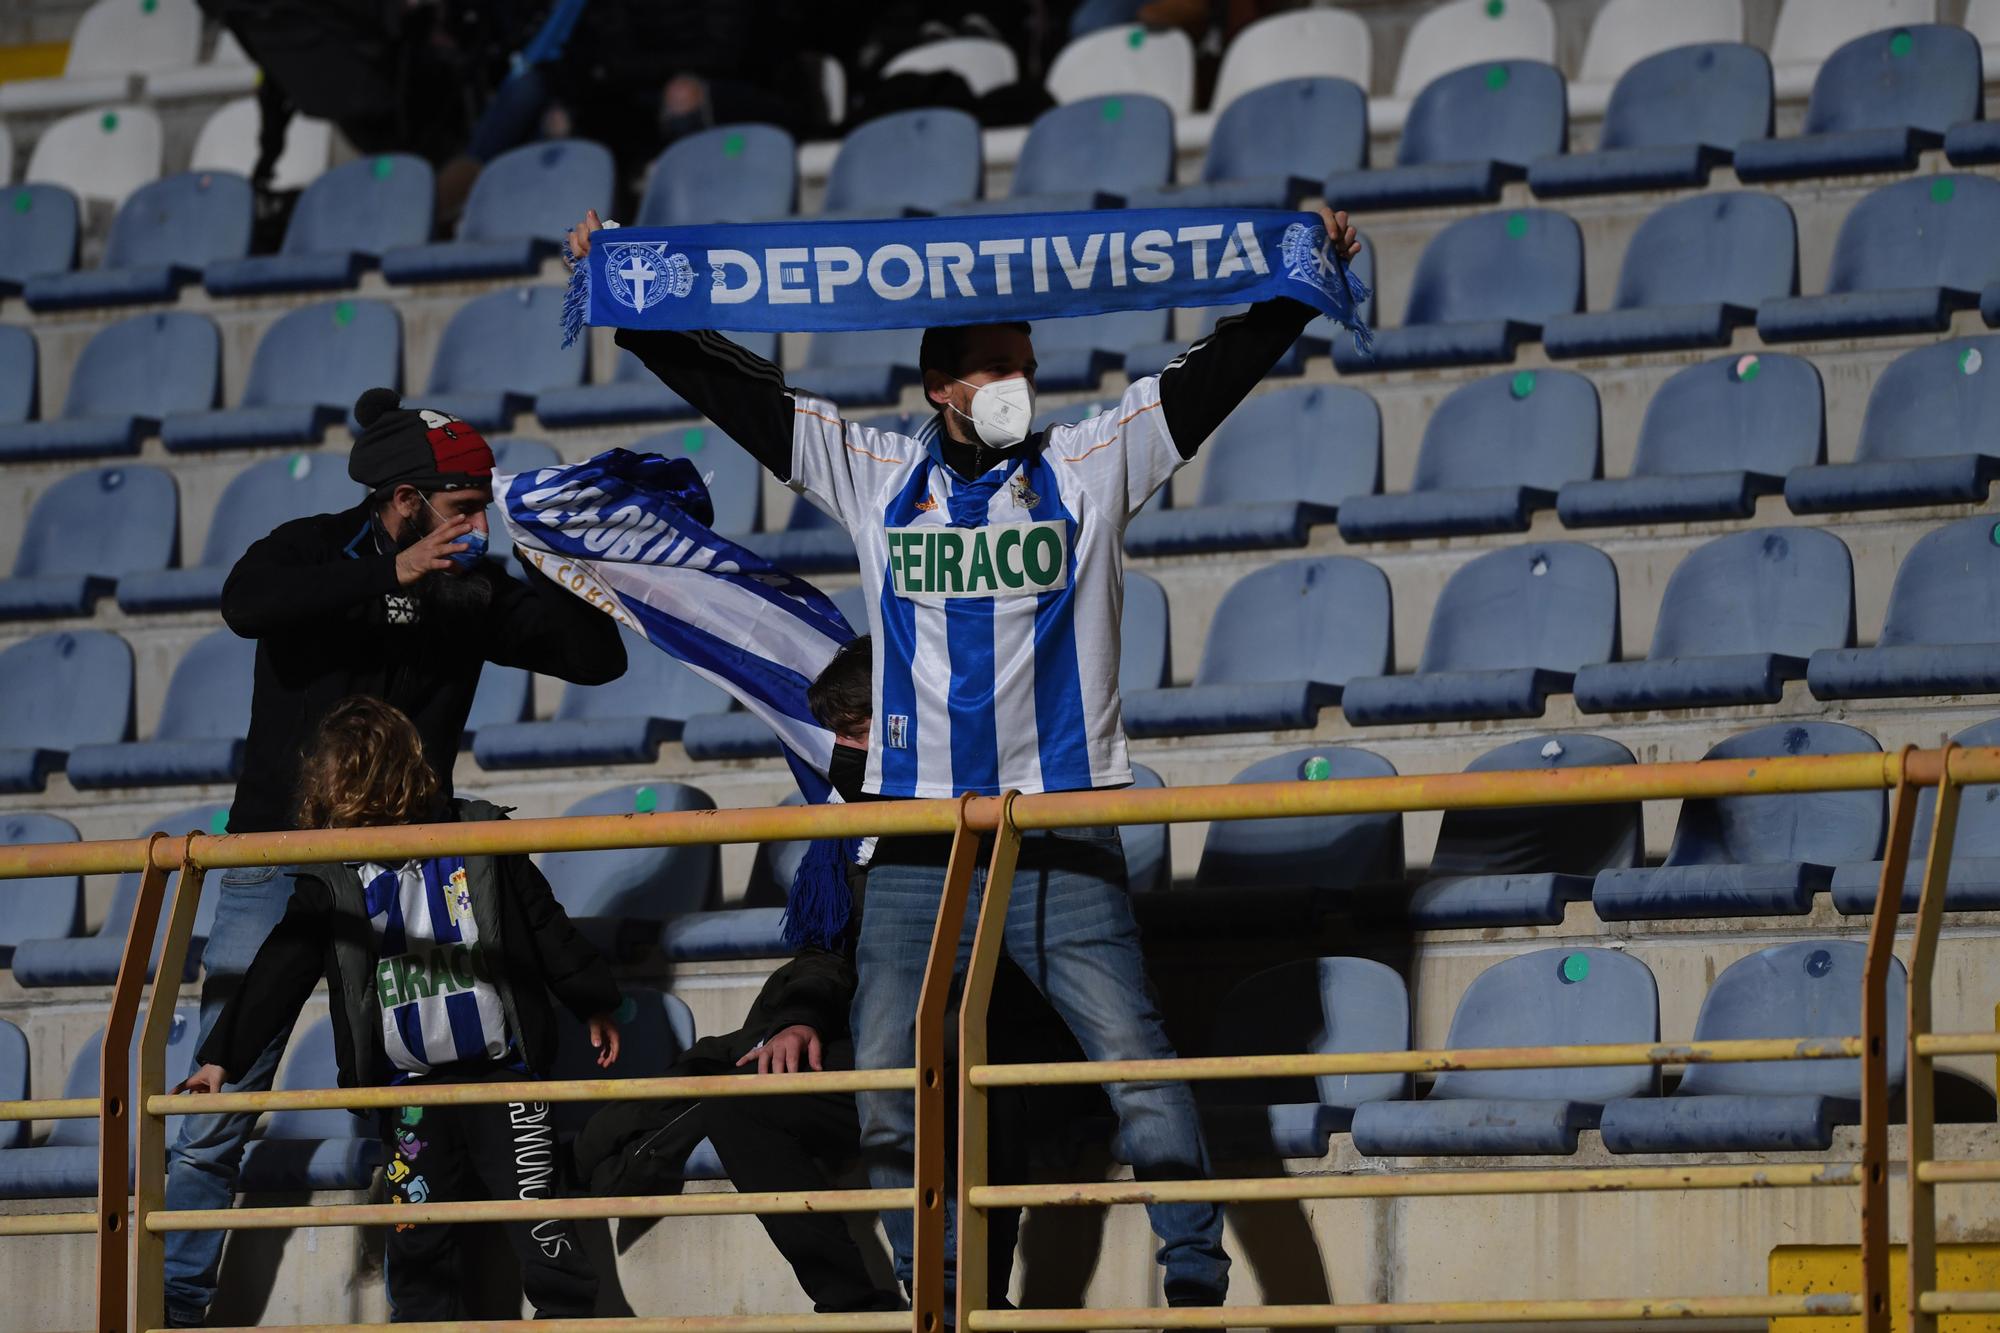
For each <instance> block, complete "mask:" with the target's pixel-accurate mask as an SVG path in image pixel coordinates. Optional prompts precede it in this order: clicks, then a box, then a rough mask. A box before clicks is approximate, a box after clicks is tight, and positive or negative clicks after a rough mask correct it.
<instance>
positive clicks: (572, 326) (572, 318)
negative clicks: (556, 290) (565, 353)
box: [562, 240, 590, 347]
mask: <svg viewBox="0 0 2000 1333" xmlns="http://www.w3.org/2000/svg"><path fill="white" fill-rule="evenodd" d="M563 258H564V259H566V260H568V261H569V264H570V270H569V286H567V287H565V288H564V289H563V305H562V327H563V340H562V345H563V346H564V347H569V346H572V345H573V344H574V343H575V342H576V340H577V338H578V337H580V336H581V335H582V333H583V326H584V325H585V324H586V323H588V322H589V320H590V265H589V264H587V263H584V262H582V261H581V260H579V259H578V258H577V257H576V255H575V254H573V253H571V251H570V248H569V242H568V241H567V240H565V241H564V242H563Z"/></svg>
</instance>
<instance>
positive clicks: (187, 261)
mask: <svg viewBox="0 0 2000 1333" xmlns="http://www.w3.org/2000/svg"><path fill="white" fill-rule="evenodd" d="M0 86H4V85H0ZM250 209H251V196H250V182H249V181H247V180H245V179H244V178H243V177H241V176H235V175H231V174H229V173H227V172H219V171H218V172H197V171H184V172H182V173H181V174H180V175H178V176H168V177H167V178H166V179H164V180H157V181H154V182H153V183H152V184H150V185H146V186H143V187H141V188H140V189H139V190H137V191H136V192H134V193H133V195H132V196H131V198H129V199H127V200H126V201H125V203H124V205H123V206H122V207H121V208H120V209H119V210H118V217H117V219H116V220H115V221H114V222H113V223H112V224H111V238H110V240H109V241H108V242H107V243H106V245H105V250H104V265H103V267H101V268H92V269H78V270H76V271H74V272H69V273H45V274H43V275H41V276H40V277H36V278H30V279H28V281H27V282H26V283H24V284H23V285H22V288H21V299H22V300H24V301H26V302H27V304H28V308H29V309H30V310H34V311H37V312H46V311H51V310H81V309H88V308H90V307H93V306H118V305H144V304H147V303H150V302H158V301H172V300H174V299H175V298H176V297H177V296H178V295H179V293H180V289H181V287H182V285H183V284H185V283H189V282H193V281H194V280H195V279H196V278H198V277H200V276H201V270H202V268H203V266H204V265H206V264H208V263H209V262H210V261H212V260H218V259H240V258H242V257H243V256H244V255H245V254H247V253H248V252H249V250H250Z"/></svg>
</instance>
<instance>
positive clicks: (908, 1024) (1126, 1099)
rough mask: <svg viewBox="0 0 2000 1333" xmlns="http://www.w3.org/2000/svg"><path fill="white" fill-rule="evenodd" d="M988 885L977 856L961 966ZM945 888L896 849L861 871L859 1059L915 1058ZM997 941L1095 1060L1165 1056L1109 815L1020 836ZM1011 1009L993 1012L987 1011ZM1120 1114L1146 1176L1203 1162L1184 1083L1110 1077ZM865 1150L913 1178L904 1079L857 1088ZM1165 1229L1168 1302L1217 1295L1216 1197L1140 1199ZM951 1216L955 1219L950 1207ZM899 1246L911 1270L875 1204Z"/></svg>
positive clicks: (885, 1183)
mask: <svg viewBox="0 0 2000 1333" xmlns="http://www.w3.org/2000/svg"><path fill="white" fill-rule="evenodd" d="M985 888H986V867H985V864H984V863H983V861H982V862H981V864H979V865H978V866H977V867H976V868H975V869H974V871H973V878H972V892H971V896H970V904H969V907H968V911H967V913H966V920H965V924H964V927H963V930H962V932H961V934H960V936H959V941H958V965H959V967H960V968H961V969H963V967H964V966H965V962H966V959H967V958H968V957H969V956H970V953H971V949H972V932H973V926H974V923H975V922H976V920H977V914H978V910H979V904H980V902H981V901H982V899H983V898H984V895H985ZM943 892H944V867H943V866H941V865H926V864H901V863H898V862H896V861H895V860H894V859H893V856H891V857H890V858H889V859H888V861H887V862H886V863H882V864H877V865H876V866H875V867H874V868H873V869H871V870H870V871H869V873H868V886H867V890H866V900H865V903H864V906H863V908H862V912H861V936H860V940H859V942H858V944H857V946H856V956H855V961H856V965H857V968H858V971H859V974H860V977H859V980H860V985H859V988H858V989H857V990H856V992H855V996H854V1008H853V1028H854V1043H855V1061H854V1063H855V1067H856V1068H859V1069H893V1068H897V1067H907V1066H909V1065H910V1064H912V1063H914V1061H915V1059H916V1022H915V1017H916V1010H917V994H918V992H919V991H920V990H921V989H922V986H923V979H924V965H925V962H926V960H927V958H928V955H929V952H930V943H931V932H932V929H933V927H934V925H935V924H936V921H937V914H938V904H939V902H940V900H941V898H942V896H943ZM1004 943H1005V947H1006V950H1007V953H1008V955H1009V956H1010V957H1011V958H1013V960H1014V961H1015V963H1016V964H1018V965H1019V966H1020V968H1021V970H1022V971H1023V972H1025V973H1026V974H1027V976H1028V979H1029V980H1030V981H1031V982H1033V983H1034V985H1035V987H1036V988H1037V989H1038V990H1040V991H1041V992H1042V994H1043V995H1044V996H1046V997H1047V998H1048V1001H1049V1004H1050V1006H1051V1007H1053V1008H1054V1009H1055V1011H1056V1013H1057V1014H1058V1015H1060V1016H1061V1018H1062V1020H1063V1022H1064V1023H1066V1024H1067V1025H1068V1026H1069V1030H1070V1032H1071V1033H1072V1034H1074V1035H1075V1037H1076V1040H1077V1044H1078V1045H1080V1046H1081V1047H1082V1048H1083V1051H1084V1054H1085V1055H1086V1056H1088V1057H1089V1058H1090V1059H1092V1060H1147V1059H1163V1058H1167V1057H1171V1056H1172V1055H1173V1054H1174V1051H1173V1047H1172V1046H1171V1045H1170V1044H1169V1043H1168V1041H1167V1035H1166V1030H1165V1028H1164V1026H1163V1025H1162V1023H1161V1021H1160V1015H1159V1011H1158V1010H1157V1009H1156V1008H1155V1007H1154V1004H1153V1000H1152V996H1151V992H1150V991H1149V989H1148V987H1147V985H1146V974H1145V968H1144V964H1143V961H1142V959H1141V956H1140V950H1139V931H1138V927H1137V925H1136V924H1135V923H1134V922H1133V919H1132V905H1131V902H1130V901H1129V900H1128V898H1127V896H1126V882H1125V852H1124V846H1123V844H1122V843H1121V842H1120V840H1119V836H1118V830H1117V829H1116V828H1114V827H1105V828H1081V829H1063V830H1053V831H1049V832H1043V833H1036V834H1030V835H1028V836H1027V837H1025V838H1024V839H1023V840H1022V847H1021V857H1020V866H1019V869H1018V870H1017V871H1016V874H1015V877H1014V888H1013V893H1012V895H1011V898H1010V900H1009V902H1008V904H1007V917H1006V929H1005V933H1004ZM1006 1021H1007V1015H1006V1014H1004V1013H998V1012H996V1013H994V1014H992V1015H991V1016H990V1018H989V1023H990V1024H993V1025H998V1024H1004V1023H1005V1022H1006ZM1105 1092H1106V1093H1107V1094H1108V1095H1109V1097H1110V1099H1111V1105H1112V1109H1113V1110H1114V1111H1116V1112H1117V1115H1118V1134H1119V1143H1120V1146H1121V1148H1122V1150H1123V1155H1124V1158H1125V1160H1126V1161H1128V1162H1130V1163H1132V1169H1133V1172H1134V1174H1135V1175H1136V1176H1138V1178H1139V1179H1141V1180H1187V1179H1198V1178H1201V1177H1204V1176H1206V1175H1208V1174H1209V1166H1208V1153H1207V1150H1206V1149H1205V1148H1204V1147H1203V1145H1202V1141H1201V1127H1200V1124H1199V1122H1198V1120H1197V1119H1196V1115H1195V1103H1194V1096H1193V1094H1192V1093H1191V1092H1190V1091H1189V1090H1188V1086H1187V1084H1185V1083H1113V1084H1109V1085H1107V1086H1106V1088H1105ZM859 1103H860V1111H861V1151H862V1157H863V1160H864V1162H865V1163H866V1165H867V1168H868V1179H869V1183H870V1184H871V1185H873V1186H875V1187H876V1188H878V1189H908V1188H909V1187H910V1185H911V1183H912V1180H913V1172H914V1163H913V1158H914V1153H915V1148H916V1124H915V1120H916V1108H915V1104H914V1099H913V1098H912V1096H911V1094H909V1093H907V1092H864V1093H861V1094H859ZM1146 1212H1147V1215H1148V1217H1149V1218H1150V1220H1151V1221H1152V1224H1153V1232H1154V1234H1155V1235H1157V1236H1158V1237H1159V1239H1160V1249H1159V1262H1160V1264H1161V1265H1162V1267H1163V1268H1164V1269H1165V1270H1166V1295H1167V1298H1168V1300H1169V1301H1171V1302H1173V1303H1175V1304H1188V1305H1195V1304H1214V1303H1219V1302H1220V1301H1221V1299H1222V1295H1223V1293H1224V1292H1225V1291H1226V1290H1227V1288H1228V1283H1229V1257H1228V1255H1227V1254H1226V1253H1224V1251H1223V1248H1222V1209H1221V1207H1220V1206H1218V1205H1216V1204H1207V1203H1187V1204H1153V1205H1150V1206H1148V1208H1147V1209H1146ZM947 1219H948V1220H947V1227H948V1228H950V1225H951V1224H950V1221H949V1214H947ZM882 1225H883V1229H884V1230H885V1231H887V1232H888V1236H889V1243H890V1247H891V1248H892V1249H893V1250H894V1251H895V1258H896V1275H897V1277H899V1278H901V1279H902V1280H903V1282H904V1283H905V1284H908V1282H909V1281H910V1271H911V1266H910V1246H911V1217H910V1214H909V1213H908V1212H907V1211H900V1210H899V1211H892V1212H885V1213H883V1214H882ZM950 1235H951V1231H950V1230H948V1231H947V1246H946V1250H945V1264H946V1274H947V1281H948V1283H952V1284H953V1285H955V1271H954V1270H955V1268H956V1255H955V1254H954V1252H953V1249H952V1247H951V1242H950Z"/></svg>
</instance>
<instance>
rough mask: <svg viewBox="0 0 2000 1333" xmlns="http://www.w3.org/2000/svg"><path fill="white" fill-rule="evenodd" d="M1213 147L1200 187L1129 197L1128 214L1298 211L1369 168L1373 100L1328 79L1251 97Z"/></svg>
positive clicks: (1241, 102) (1224, 117)
mask: <svg viewBox="0 0 2000 1333" xmlns="http://www.w3.org/2000/svg"><path fill="white" fill-rule="evenodd" d="M1308 16H1310V15H1309V14H1305V13H1302V14H1300V15H1297V16H1296V17H1308ZM1330 16H1331V17H1334V18H1348V17H1350V16H1348V15H1343V14H1332V15H1330ZM1278 17H1294V16H1290V15H1281V16H1278ZM1231 49H1232V50H1233V49H1234V48H1231ZM1207 142H1208V154H1207V156H1206V157H1205V158H1203V160H1202V165H1201V178H1200V180H1199V181H1198V182H1197V183H1195V184H1191V185H1170V186H1166V187H1165V188H1162V189H1157V190H1140V191H1133V192H1128V193H1127V194H1126V195H1125V206H1126V207H1127V208H1294V207H1296V206H1297V205H1298V203H1299V201H1300V200H1302V199H1304V198H1306V197H1307V196H1309V195H1314V194H1318V193H1319V192H1320V182H1321V181H1322V180H1324V179H1325V178H1326V177H1327V175H1328V174H1329V173H1339V172H1350V171H1358V170H1360V169H1361V168H1362V167H1364V166H1366V165H1367V163H1368V95H1367V93H1365V92H1363V91H1362V89H1361V87H1360V85H1359V84H1355V83H1350V82H1348V81H1347V80H1345V79H1329V78H1294V79H1283V80H1280V81H1278V82H1276V83H1269V84H1265V85H1263V86H1261V87H1258V88H1252V89H1247V90H1245V91H1244V92H1243V93H1242V94H1241V95H1240V96H1237V97H1236V98H1235V99H1234V100H1232V101H1231V102H1230V103H1229V105H1228V107H1227V108H1226V109H1225V110H1224V111H1223V112H1222V114H1221V116H1220V117H1219V118H1217V120H1216V123H1215V128H1214V133H1213V135H1212V136H1211V137H1210V138H1209V139H1208V141H1207Z"/></svg>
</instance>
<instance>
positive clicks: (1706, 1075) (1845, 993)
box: [1602, 940, 1909, 1153]
mask: <svg viewBox="0 0 2000 1333" xmlns="http://www.w3.org/2000/svg"><path fill="white" fill-rule="evenodd" d="M1867 953H1868V946H1867V945H1866V944H1865V943H1863V942H1862V941H1860V940H1794V941H1792V942H1791V943H1789V944H1778V945H1773V946H1772V947H1771V948H1768V949H1760V950H1759V951H1758V952H1756V953H1753V954H1751V955H1750V956H1749V957H1747V958H1739V959H1738V960H1737V961H1735V962H1734V963H1731V964H1730V965H1729V966H1728V967H1727V968H1725V969H1723V972H1722V975H1721V976H1719V977H1717V978H1716V979H1715V984H1714V985H1712V986H1710V987H1709V990H1708V995H1707V997H1706V998H1705V999H1703V1000H1702V1002H1701V1014H1700V1016H1699V1017H1697V1018H1696V1019H1695V1023H1694V1039H1695V1040H1696V1041H1697V1042H1706V1041H1742V1040H1749V1039H1753V1038H1758V1037H1857V1036H1859V1035H1861V994H1862V991H1863V989H1864V983H1863V980H1862V977H1863V964H1864V960H1865V959H1866V957H1867ZM1908 981H1909V976H1908V973H1906V972H1905V971H1904V969H1903V964H1902V961H1901V960H1900V959H1897V958H1893V957H1892V958H1891V959H1890V960H1889V983H1888V984H1889V994H1888V1031H1889V1033H1890V1034H1891V1035H1890V1039H1889V1042H1888V1047H1889V1049H1888V1052H1887V1054H1888V1057H1889V1094H1890V1096H1892V1097H1893V1096H1894V1095H1895V1094H1896V1091H1897V1090H1898V1089H1899V1088H1901V1087H1902V1085H1903V1062H1904V1041H1903V1025H1904V1017H1903V1015H1904V1007H1905V1005H1906V1003H1907V1001H1906V999H1905V996H1904V989H1905V987H1906V986H1907V984H1908ZM1860 1119H1861V1061H1859V1060H1763V1061H1756V1062H1737V1061H1726V1062H1720V1063H1714V1064H1693V1065H1689V1066H1688V1068H1687V1073H1686V1074H1684V1075H1683V1076H1682V1077H1681V1084H1680V1087H1679V1088H1677V1089H1675V1091H1674V1095H1673V1096H1671V1097H1653V1098H1647V1099H1645V1100H1641V1101H1619V1102H1613V1103H1612V1104H1611V1105H1609V1106H1607V1107H1605V1108H1604V1121H1603V1126H1602V1128H1603V1131H1604V1146H1605V1147H1607V1148H1609V1149H1610V1150H1611V1151H1612V1152H1618V1153H1629V1152H1657V1153H1699V1152H1824V1151H1826V1150H1827V1149H1828V1148H1830V1147H1832V1146H1833V1130H1834V1126H1836V1125H1852V1124H1856V1123H1858V1122H1859V1121H1860Z"/></svg>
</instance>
